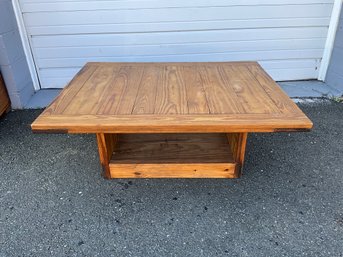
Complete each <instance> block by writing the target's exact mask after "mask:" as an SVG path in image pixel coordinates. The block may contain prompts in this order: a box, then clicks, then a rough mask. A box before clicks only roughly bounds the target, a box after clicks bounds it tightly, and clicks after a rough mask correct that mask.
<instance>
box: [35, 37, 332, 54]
mask: <svg viewBox="0 0 343 257" xmlns="http://www.w3.org/2000/svg"><path fill="white" fill-rule="evenodd" d="M325 40H326V39H325V38H314V39H284V40H265V41H264V42H263V44H259V43H260V41H231V42H230V41H229V42H213V43H209V42H204V43H188V44H157V45H156V44H155V45H129V46H124V45H116V46H85V47H44V48H36V56H37V57H38V58H42V59H50V58H77V57H79V56H83V57H86V58H94V57H111V56H113V57H115V56H116V57H117V56H118V57H120V56H129V55H137V56H138V55H143V56H145V55H147V54H151V55H170V54H197V53H199V54H200V53H216V52H218V49H220V50H221V51H223V52H233V51H239V52H242V51H244V52H247V51H263V50H265V49H266V48H267V49H268V50H269V51H270V50H284V49H289V50H301V49H303V50H306V49H309V48H310V49H321V47H322V45H323V44H324V43H325Z"/></svg>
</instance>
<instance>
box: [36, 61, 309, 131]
mask: <svg viewBox="0 0 343 257" xmlns="http://www.w3.org/2000/svg"><path fill="white" fill-rule="evenodd" d="M311 127H312V122H311V121H310V120H309V119H308V118H307V117H306V115H304V114H303V113H302V111H301V110H300V109H299V108H298V107H297V106H296V105H295V104H294V103H293V102H292V100H291V99H290V98H289V97H288V96H287V95H286V94H285V93H284V92H283V91H282V90H281V89H280V88H279V86H278V85H277V84H276V83H275V82H274V81H273V80H272V79H271V78H270V77H269V76H268V75H267V74H266V73H265V72H264V71H263V69H262V68H261V67H260V66H259V65H258V64H257V63H255V62H231V63H230V62H225V63H88V64H87V65H86V66H85V67H84V68H83V69H82V70H81V71H80V72H79V74H78V75H77V76H76V77H75V78H74V79H73V80H72V81H71V82H70V84H69V85H68V86H67V87H66V88H65V89H64V90H63V91H62V92H61V94H60V95H59V97H57V99H56V100H55V101H54V102H53V103H52V104H51V105H50V106H49V107H48V108H47V109H46V110H45V111H44V112H43V114H42V115H40V116H39V117H38V118H37V119H36V121H35V122H34V123H33V124H32V129H33V130H34V131H36V132H39V131H47V130H51V131H54V130H59V131H62V130H64V131H67V132H69V133H158V132H162V133H173V132H178V133H184V132H187V133H192V132H228V133H229V132H273V131H282V130H291V129H294V130H304V129H310V128H311Z"/></svg>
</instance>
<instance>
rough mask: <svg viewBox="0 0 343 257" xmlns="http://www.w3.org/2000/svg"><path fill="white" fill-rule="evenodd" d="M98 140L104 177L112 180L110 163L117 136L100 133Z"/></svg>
mask: <svg viewBox="0 0 343 257" xmlns="http://www.w3.org/2000/svg"><path fill="white" fill-rule="evenodd" d="M96 139H97V143H98V151H99V159H100V163H101V166H102V169H103V173H102V175H103V176H104V177H105V178H110V177H111V175H110V167H109V163H110V159H111V156H112V153H113V150H114V148H115V146H116V143H117V139H118V137H117V135H115V134H103V133H98V134H96Z"/></svg>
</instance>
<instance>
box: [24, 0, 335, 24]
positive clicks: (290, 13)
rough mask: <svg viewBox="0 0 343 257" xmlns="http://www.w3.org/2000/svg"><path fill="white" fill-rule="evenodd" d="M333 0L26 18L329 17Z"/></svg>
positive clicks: (29, 18) (28, 18)
mask: <svg viewBox="0 0 343 257" xmlns="http://www.w3.org/2000/svg"><path fill="white" fill-rule="evenodd" d="M331 9H332V5H331V4H325V5H321V4H316V5H309V6H306V8H304V7H299V6H297V5H286V6H279V5H277V6H233V7H226V6H224V7H206V8H165V9H136V10H97V11H74V12H70V11H68V12H56V11H55V12H40V13H39V15H37V13H25V14H24V21H25V23H26V24H27V26H28V27H31V26H42V25H45V26H52V25H53V26H55V25H69V24H77V25H85V24H112V23H123V22H125V23H126V22H127V23H131V22H167V21H168V22H174V21H193V20H220V19H227V18H228V17H230V19H232V20H244V19H265V18H268V19H272V18H298V17H326V16H328V15H330V13H331Z"/></svg>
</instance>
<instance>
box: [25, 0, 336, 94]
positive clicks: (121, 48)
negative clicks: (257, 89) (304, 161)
mask: <svg viewBox="0 0 343 257" xmlns="http://www.w3.org/2000/svg"><path fill="white" fill-rule="evenodd" d="M19 3H20V7H21V11H22V14H23V19H24V24H25V26H26V30H27V34H28V36H29V40H30V44H31V48H32V53H33V56H34V61H35V64H36V68H37V72H38V75H39V79H40V83H41V87H42V88H61V87H64V86H65V85H66V83H67V82H68V81H69V80H70V79H71V78H72V77H73V75H74V74H75V73H76V72H77V71H78V70H79V69H80V67H82V66H83V65H84V64H85V63H86V62H89V61H137V62H141V61H151V62H159V61H238V60H257V61H259V62H260V64H261V65H262V66H263V67H264V68H265V69H266V70H267V72H268V73H269V74H270V75H271V76H272V77H273V78H274V79H275V80H295V79H309V78H317V76H318V68H319V65H320V61H321V58H322V55H323V50H324V44H325V40H326V35H327V31H328V25H329V20H330V15H331V11H332V7H333V0H230V1H229V0H173V1H170V0H107V1H91V0H83V1H82V0H77V1H73V0H54V1H51V0H19Z"/></svg>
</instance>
